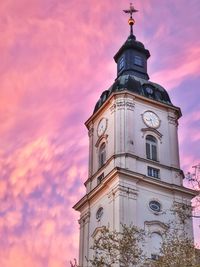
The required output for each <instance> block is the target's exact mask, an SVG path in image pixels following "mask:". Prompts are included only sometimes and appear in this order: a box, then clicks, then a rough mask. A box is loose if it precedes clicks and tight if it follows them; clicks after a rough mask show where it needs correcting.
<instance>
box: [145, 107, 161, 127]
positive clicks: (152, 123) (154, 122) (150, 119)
mask: <svg viewBox="0 0 200 267" xmlns="http://www.w3.org/2000/svg"><path fill="white" fill-rule="evenodd" d="M143 120H144V123H145V124H146V125H147V126H148V127H151V128H158V127H159V126H160V119H159V117H158V115H156V114H155V113H154V112H152V111H146V112H145V113H144V114H143Z"/></svg>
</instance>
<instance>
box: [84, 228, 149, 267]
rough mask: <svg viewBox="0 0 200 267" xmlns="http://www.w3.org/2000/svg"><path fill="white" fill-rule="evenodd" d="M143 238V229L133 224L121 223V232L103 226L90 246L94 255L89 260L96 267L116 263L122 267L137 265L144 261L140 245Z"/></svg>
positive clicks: (109, 266) (110, 265) (109, 265)
mask: <svg viewBox="0 0 200 267" xmlns="http://www.w3.org/2000/svg"><path fill="white" fill-rule="evenodd" d="M143 238H144V231H142V230H140V229H138V228H137V227H135V226H133V225H131V226H126V225H122V231H121V232H117V231H115V230H114V231H111V230H110V229H109V228H108V227H105V228H103V229H102V230H101V233H100V235H99V237H98V238H96V239H95V240H94V244H93V246H92V247H91V249H92V250H93V251H94V256H93V258H92V259H91V260H89V262H90V263H91V266H96V267H112V266H114V265H115V264H117V263H118V264H120V266H124V267H129V266H138V265H139V264H141V263H142V262H143V261H144V255H143V250H142V248H141V247H140V244H141V243H142V242H141V241H142V240H143Z"/></svg>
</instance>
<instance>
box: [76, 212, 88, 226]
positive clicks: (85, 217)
mask: <svg viewBox="0 0 200 267" xmlns="http://www.w3.org/2000/svg"><path fill="white" fill-rule="evenodd" d="M89 220H90V212H89V211H88V212H86V213H84V214H83V215H82V216H81V217H80V219H79V221H78V223H79V224H80V226H83V225H84V224H86V223H88V222H89Z"/></svg>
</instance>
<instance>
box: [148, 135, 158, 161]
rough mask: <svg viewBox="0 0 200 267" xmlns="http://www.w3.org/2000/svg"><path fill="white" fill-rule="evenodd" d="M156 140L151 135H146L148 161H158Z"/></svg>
mask: <svg viewBox="0 0 200 267" xmlns="http://www.w3.org/2000/svg"><path fill="white" fill-rule="evenodd" d="M157 154H158V153H157V140H156V138H155V137H154V136H152V135H147V137H146V155H147V158H148V159H151V160H155V161H157V160H158V155H157Z"/></svg>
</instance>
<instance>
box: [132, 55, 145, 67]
mask: <svg viewBox="0 0 200 267" xmlns="http://www.w3.org/2000/svg"><path fill="white" fill-rule="evenodd" d="M134 64H135V65H137V66H139V67H143V66H144V61H143V58H142V57H140V56H134Z"/></svg>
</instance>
